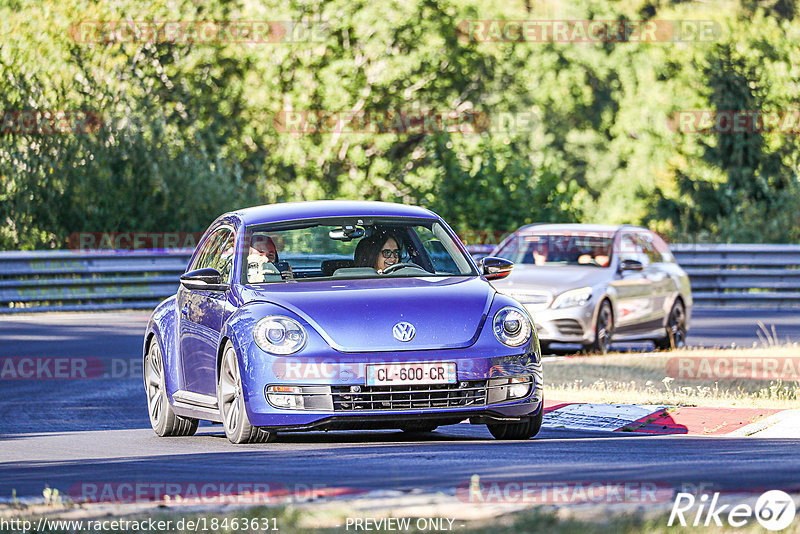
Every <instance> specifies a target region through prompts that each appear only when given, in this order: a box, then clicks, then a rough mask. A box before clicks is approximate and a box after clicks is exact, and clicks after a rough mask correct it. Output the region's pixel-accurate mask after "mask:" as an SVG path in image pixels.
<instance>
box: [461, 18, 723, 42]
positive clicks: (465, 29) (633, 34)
mask: <svg viewBox="0 0 800 534" xmlns="http://www.w3.org/2000/svg"><path fill="white" fill-rule="evenodd" d="M458 30H459V40H460V41H462V42H506V43H549V42H557V43H602V42H613V43H672V42H692V41H714V40H717V39H719V38H720V36H721V35H722V26H721V25H720V23H719V22H716V21H713V20H688V19H687V20H646V21H645V20H462V21H461V22H459V24H458Z"/></svg>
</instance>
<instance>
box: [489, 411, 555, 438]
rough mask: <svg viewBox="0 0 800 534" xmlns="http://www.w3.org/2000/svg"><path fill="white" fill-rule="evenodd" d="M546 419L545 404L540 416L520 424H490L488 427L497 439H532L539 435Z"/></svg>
mask: <svg viewBox="0 0 800 534" xmlns="http://www.w3.org/2000/svg"><path fill="white" fill-rule="evenodd" d="M543 419H544V403H542V408H541V409H540V410H539V414H538V415H534V416H533V417H531V418H530V419H528V420H527V421H522V422H520V423H490V424H487V425H486V426H487V427H488V428H489V433H491V434H492V436H494V438H495V439H502V440H510V439H530V438H532V437H533V436H535V435H536V434H538V433H539V430H541V428H542V420H543Z"/></svg>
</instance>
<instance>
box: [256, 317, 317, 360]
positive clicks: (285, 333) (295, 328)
mask: <svg viewBox="0 0 800 534" xmlns="http://www.w3.org/2000/svg"><path fill="white" fill-rule="evenodd" d="M253 339H254V340H255V342H256V345H258V346H259V347H261V349H262V350H264V351H266V352H269V353H271V354H294V353H295V352H297V351H298V350H300V349H302V348H303V347H304V346H305V344H306V331H305V329H304V328H303V327H302V326H301V325H300V323H298V322H297V321H295V320H294V319H290V318H289V317H283V316H281V315H269V316H267V317H264V318H263V319H261V320H260V321H258V323H256V327H255V328H254V329H253Z"/></svg>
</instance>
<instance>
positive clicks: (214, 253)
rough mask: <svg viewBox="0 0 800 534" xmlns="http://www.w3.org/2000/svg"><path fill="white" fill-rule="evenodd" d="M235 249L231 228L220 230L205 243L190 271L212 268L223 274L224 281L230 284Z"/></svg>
mask: <svg viewBox="0 0 800 534" xmlns="http://www.w3.org/2000/svg"><path fill="white" fill-rule="evenodd" d="M234 249H235V246H234V236H233V232H232V231H231V230H230V229H229V228H220V229H219V230H217V231H216V232H214V233H213V234H212V235H210V236H209V237H208V239H206V240H205V241H204V242H203V245H202V248H201V250H200V253H199V254H198V255H197V257H196V258H195V261H194V263H193V264H192V266H191V268H190V270H195V269H205V268H206V267H212V268H214V269H216V270H218V271H219V272H220V273H221V274H222V278H223V280H226V281H228V282H230V272H231V269H232V267H233V254H234Z"/></svg>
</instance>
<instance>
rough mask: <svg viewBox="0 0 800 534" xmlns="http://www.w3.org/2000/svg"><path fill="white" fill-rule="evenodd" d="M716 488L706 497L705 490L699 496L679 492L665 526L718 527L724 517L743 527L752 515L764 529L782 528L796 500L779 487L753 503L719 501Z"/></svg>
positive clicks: (789, 522)
mask: <svg viewBox="0 0 800 534" xmlns="http://www.w3.org/2000/svg"><path fill="white" fill-rule="evenodd" d="M719 495H720V494H719V492H716V493H714V495H713V496H711V497H709V495H708V494H706V493H704V494H702V495H700V497H699V498H697V497H695V496H694V495H692V494H691V493H678V494H677V495H676V496H675V502H674V503H673V505H672V512H671V513H670V515H669V521H668V522H667V525H668V526H670V527H671V526H672V525H674V524H675V522H676V520H677V523H678V524H680V525H681V526H684V527H685V526H687V525H691V526H693V527H699V526H703V527H708V526H712V524H713V525H714V526H717V527H721V526H723V522H725V521H727V523H728V525H730V526H732V527H743V526H745V525H747V524H748V522H749V521H750V520H751V519H752V518H753V517H755V519H756V521H758V522H759V523H760V524H761V526H762V527H764V528H765V529H767V530H772V531H778V530H783V529H785V528H786V527H788V526H789V525H791V524H792V521H794V516H795V504H794V501H793V500H792V497H791V496H790V495H789V494H788V493H786V492H783V491H780V490H770V491H767V492H765V493H763V494H762V495H761V496H760V497H759V498H758V500H757V501H756V504H755V507H752V506H750V505H749V504H745V503H739V504H719Z"/></svg>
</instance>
